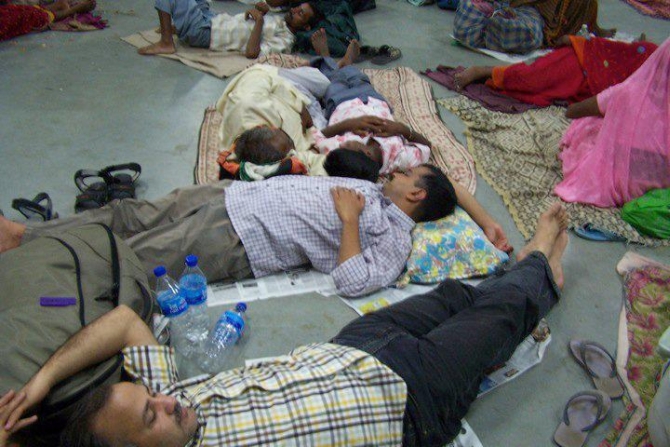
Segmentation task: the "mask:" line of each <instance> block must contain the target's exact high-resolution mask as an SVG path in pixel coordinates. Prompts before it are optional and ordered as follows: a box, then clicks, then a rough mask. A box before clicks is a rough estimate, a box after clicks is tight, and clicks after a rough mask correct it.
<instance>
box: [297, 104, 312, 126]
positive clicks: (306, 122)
mask: <svg viewBox="0 0 670 447" xmlns="http://www.w3.org/2000/svg"><path fill="white" fill-rule="evenodd" d="M300 121H301V122H302V133H305V132H307V129H309V128H310V127H312V126H313V125H314V121H312V115H310V114H309V112H308V111H307V106H302V110H301V111H300Z"/></svg>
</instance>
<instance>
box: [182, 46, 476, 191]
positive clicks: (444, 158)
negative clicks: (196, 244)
mask: <svg viewBox="0 0 670 447" xmlns="http://www.w3.org/2000/svg"><path fill="white" fill-rule="evenodd" d="M259 62H262V63H269V64H272V65H276V66H279V67H286V68H291V67H297V66H301V65H306V64H307V61H305V60H304V59H302V58H299V57H297V56H291V55H270V56H267V57H265V58H263V59H262V60H261V61H259ZM364 72H365V74H367V75H368V76H369V77H370V80H371V82H372V85H373V86H374V87H375V89H377V90H378V91H379V92H380V93H381V94H382V95H384V97H386V99H388V101H389V103H390V104H391V107H392V108H393V116H394V117H395V119H396V120H398V121H402V122H404V123H406V124H408V125H410V126H411V127H412V128H413V129H415V130H416V131H417V132H419V133H421V134H422V135H424V136H425V137H426V138H428V140H430V141H431V142H432V143H433V150H432V155H431V158H430V162H431V163H433V164H435V165H436V166H438V167H440V169H442V170H443V171H444V172H446V173H448V174H449V175H450V176H451V177H452V178H453V179H455V180H456V181H458V182H459V183H460V184H461V185H463V186H464V187H466V188H467V189H468V191H470V192H471V193H474V191H475V188H476V180H477V179H476V176H475V167H474V161H473V159H472V157H471V155H470V154H469V153H468V151H467V150H466V149H465V147H463V145H462V144H461V143H459V142H458V141H457V140H456V138H455V137H454V135H453V134H452V133H451V131H450V130H449V129H447V128H446V127H445V125H444V123H443V122H442V120H440V117H439V115H438V114H437V107H436V105H435V101H434V100H433V96H432V93H431V90H430V84H428V82H426V81H425V80H423V79H421V77H420V76H419V75H418V74H417V73H416V72H415V71H413V70H411V69H410V68H407V67H396V68H391V69H387V70H370V69H369V70H364ZM221 120H222V117H221V115H220V114H219V113H218V112H217V111H216V109H214V107H209V108H207V110H205V116H204V119H203V122H202V127H201V128H200V141H199V143H198V160H197V162H196V166H195V182H196V184H203V183H212V182H215V181H217V180H218V179H219V166H218V165H217V163H216V157H217V155H218V152H219V136H218V129H219V126H220V124H221Z"/></svg>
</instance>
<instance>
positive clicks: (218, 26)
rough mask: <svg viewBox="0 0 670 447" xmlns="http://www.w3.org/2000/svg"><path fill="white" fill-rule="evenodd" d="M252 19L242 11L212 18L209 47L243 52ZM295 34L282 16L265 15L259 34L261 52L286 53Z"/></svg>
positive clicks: (249, 34)
mask: <svg viewBox="0 0 670 447" xmlns="http://www.w3.org/2000/svg"><path fill="white" fill-rule="evenodd" d="M253 28H254V21H253V20H245V18H244V13H242V14H236V15H234V16H231V15H229V14H226V13H223V14H218V15H217V16H216V17H214V18H213V19H212V33H211V38H210V44H209V49H210V50H213V51H241V52H245V51H246V49H247V43H248V42H249V37H251V31H252V30H253ZM294 42H295V36H294V35H293V33H292V32H291V31H290V30H289V29H288V26H287V25H286V20H284V17H283V16H268V15H266V16H265V20H264V22H263V33H262V35H261V54H269V53H288V52H290V51H291V49H292V48H293V43H294Z"/></svg>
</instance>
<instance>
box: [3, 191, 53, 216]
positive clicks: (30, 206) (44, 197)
mask: <svg viewBox="0 0 670 447" xmlns="http://www.w3.org/2000/svg"><path fill="white" fill-rule="evenodd" d="M12 208H14V209H15V210H17V211H19V212H20V213H21V214H23V215H24V216H25V217H26V219H28V220H38V221H39V220H41V221H47V220H51V219H56V218H57V217H58V213H54V212H53V203H52V202H51V197H49V194H47V193H45V192H41V193H39V194H37V195H36V196H35V197H34V198H33V200H28V199H23V198H19V199H14V200H12Z"/></svg>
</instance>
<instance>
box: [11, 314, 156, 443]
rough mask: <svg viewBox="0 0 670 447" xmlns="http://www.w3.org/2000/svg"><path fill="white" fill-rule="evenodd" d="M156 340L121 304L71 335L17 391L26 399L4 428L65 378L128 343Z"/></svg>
mask: <svg viewBox="0 0 670 447" xmlns="http://www.w3.org/2000/svg"><path fill="white" fill-rule="evenodd" d="M157 344H158V342H157V341H156V338H155V337H154V335H153V333H152V332H151V330H150V329H149V327H148V326H147V325H146V323H145V322H144V321H143V320H142V319H141V318H140V317H139V316H138V315H137V314H136V313H135V312H133V311H132V310H131V309H130V308H129V307H127V306H125V305H120V306H119V307H117V308H115V309H113V310H111V311H110V312H108V313H106V314H104V315H103V316H101V317H100V318H98V319H97V320H95V321H94V322H93V323H91V324H89V325H87V326H85V327H83V328H82V329H81V330H79V332H77V333H76V334H74V335H73V336H72V337H70V339H69V340H68V341H66V342H65V343H64V344H63V346H61V347H60V348H58V350H57V351H56V352H55V353H54V354H53V355H52V356H51V357H50V358H49V360H47V362H46V363H45V364H44V365H43V366H42V368H40V370H39V371H38V372H37V373H36V374H35V375H34V376H33V377H32V378H31V379H30V381H28V383H27V384H26V385H25V386H24V387H23V389H21V391H20V392H19V393H17V394H16V396H15V398H14V399H23V400H22V402H21V403H20V404H19V405H18V406H16V408H14V409H13V411H12V413H11V415H10V416H9V418H8V419H7V422H6V424H5V427H4V428H5V430H11V428H12V426H13V425H14V424H16V422H17V421H18V420H19V419H20V418H21V416H22V415H23V413H24V412H25V411H26V410H27V409H29V408H31V407H33V406H34V405H36V404H38V403H40V402H41V401H42V400H43V399H44V398H45V397H46V396H47V394H48V393H49V391H50V390H51V388H53V387H54V386H55V385H56V384H58V383H59V382H61V381H62V380H65V379H67V378H68V377H70V376H73V375H74V374H76V373H78V372H79V371H82V370H84V369H86V368H88V367H89V366H93V365H96V364H98V363H100V362H102V361H105V360H107V359H109V358H111V357H113V356H115V355H117V354H119V353H120V352H121V350H123V349H124V348H126V347H130V346H144V345H157Z"/></svg>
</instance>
